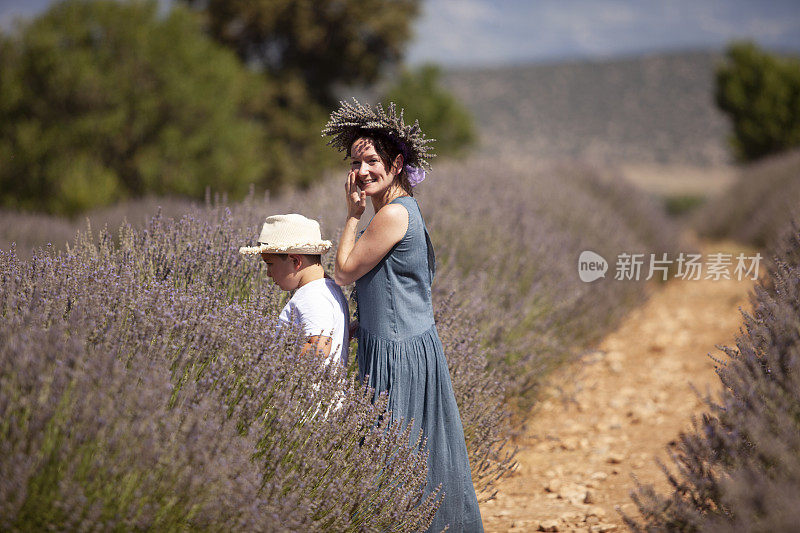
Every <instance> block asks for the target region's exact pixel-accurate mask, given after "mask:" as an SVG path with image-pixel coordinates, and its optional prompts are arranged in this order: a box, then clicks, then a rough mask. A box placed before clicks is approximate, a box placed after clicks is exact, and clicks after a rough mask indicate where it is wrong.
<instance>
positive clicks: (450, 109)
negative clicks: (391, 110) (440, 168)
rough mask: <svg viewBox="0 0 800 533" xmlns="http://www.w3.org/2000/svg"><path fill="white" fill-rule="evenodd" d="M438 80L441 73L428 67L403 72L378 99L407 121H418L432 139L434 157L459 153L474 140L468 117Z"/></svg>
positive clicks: (461, 106)
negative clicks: (400, 112)
mask: <svg viewBox="0 0 800 533" xmlns="http://www.w3.org/2000/svg"><path fill="white" fill-rule="evenodd" d="M441 77H442V73H441V69H440V68H439V67H437V66H435V65H431V64H428V65H423V66H421V67H418V68H416V69H414V70H408V69H406V70H404V71H403V72H402V73H401V74H400V77H399V79H398V80H397V81H396V82H395V83H394V84H393V85H392V86H391V87H389V88H388V89H387V91H386V95H385V96H384V97H383V98H382V100H383V101H384V102H386V104H385V105H384V107H386V106H388V102H394V103H396V104H397V105H398V106H399V107H401V108H402V109H403V112H404V115H405V117H406V118H407V119H410V120H411V121H413V120H419V124H420V127H421V128H422V131H424V132H425V135H426V136H427V137H430V138H433V139H436V143H435V144H434V147H435V149H436V154H437V155H440V156H441V155H449V154H458V153H463V151H464V150H465V149H466V148H468V147H469V146H471V145H472V144H474V143H475V141H476V138H477V137H476V135H475V127H474V124H473V120H472V116H471V115H470V113H469V111H468V110H467V108H465V107H464V106H463V105H462V104H461V103H460V102H459V101H458V100H457V99H456V98H455V96H453V95H452V94H451V93H450V92H448V91H446V90H445V89H444V88H443V87H442V85H441Z"/></svg>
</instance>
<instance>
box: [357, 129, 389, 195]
mask: <svg viewBox="0 0 800 533" xmlns="http://www.w3.org/2000/svg"><path fill="white" fill-rule="evenodd" d="M400 157H401V156H398V158H400ZM398 163H400V164H401V162H400V161H395V167H393V168H386V165H384V164H383V160H382V159H381V157H380V156H379V155H378V152H376V151H375V146H374V145H373V143H372V140H370V139H367V138H364V137H362V138H359V139H356V141H355V142H354V143H353V146H352V147H351V148H350V169H351V170H353V171H355V173H356V184H357V185H358V187H359V189H361V190H362V191H364V192H365V193H366V194H367V196H374V195H378V194H381V193H383V192H385V191H386V190H387V189H388V188H389V187H390V186H391V185H392V183H393V182H394V178H395V176H397V168H399V165H398Z"/></svg>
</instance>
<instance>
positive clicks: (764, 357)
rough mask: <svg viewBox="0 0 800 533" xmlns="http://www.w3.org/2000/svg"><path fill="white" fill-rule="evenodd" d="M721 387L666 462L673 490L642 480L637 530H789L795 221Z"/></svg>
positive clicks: (798, 335)
mask: <svg viewBox="0 0 800 533" xmlns="http://www.w3.org/2000/svg"><path fill="white" fill-rule="evenodd" d="M773 252H774V260H773V261H772V263H771V265H770V266H769V268H768V272H767V277H766V278H765V279H764V280H763V281H762V282H760V283H759V285H758V286H757V287H756V290H755V293H754V294H753V296H752V303H753V309H754V311H753V314H752V315H750V314H747V313H744V328H743V330H742V331H743V333H742V335H741V336H740V337H739V338H738V339H737V342H736V347H727V348H724V352H725V354H727V358H726V359H725V360H718V361H717V362H718V363H719V364H718V367H717V373H718V374H719V377H720V380H721V382H722V385H723V388H722V390H721V392H720V393H719V396H718V398H717V399H716V400H715V401H712V400H711V399H709V400H707V411H706V412H705V413H704V414H703V416H702V418H701V420H699V421H695V423H694V429H693V430H692V431H690V432H687V433H685V434H681V435H680V438H679V440H678V443H677V445H676V447H675V449H674V450H673V451H672V456H673V461H674V465H673V468H672V469H668V468H666V467H664V471H665V473H666V475H667V479H668V481H669V483H670V485H671V492H669V493H667V494H660V493H658V492H656V491H655V490H654V489H653V487H651V486H638V487H637V489H636V491H635V492H634V493H633V494H632V497H633V499H634V501H635V502H636V504H637V506H638V508H639V512H640V513H641V517H638V518H637V517H627V516H626V517H625V520H626V522H627V524H628V525H629V527H630V528H631V530H633V531H648V532H649V531H730V532H734V531H736V532H740V531H795V530H796V529H797V524H798V520H800V510H798V507H797V501H798V498H800V376H798V373H797V369H798V366H799V365H800V225H798V224H797V223H794V224H793V225H792V226H791V230H790V231H789V232H788V233H786V234H785V237H784V238H783V239H782V240H781V241H779V244H778V245H777V246H776V247H775V248H774V250H773Z"/></svg>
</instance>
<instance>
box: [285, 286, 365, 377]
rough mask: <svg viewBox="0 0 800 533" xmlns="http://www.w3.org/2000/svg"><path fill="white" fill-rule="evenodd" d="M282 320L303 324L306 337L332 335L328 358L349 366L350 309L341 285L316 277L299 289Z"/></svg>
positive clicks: (288, 322)
mask: <svg viewBox="0 0 800 533" xmlns="http://www.w3.org/2000/svg"><path fill="white" fill-rule="evenodd" d="M278 318H279V319H280V321H281V322H283V323H285V324H291V323H292V321H293V320H294V322H295V323H296V324H300V325H301V326H302V328H303V333H305V335H306V336H307V337H310V336H312V335H323V336H325V337H330V338H331V353H330V356H329V357H328V358H327V359H326V362H328V361H331V360H333V361H337V362H338V363H340V364H341V365H342V366H347V354H348V352H349V347H350V345H349V343H350V338H349V328H350V313H349V312H348V309H347V300H345V299H344V294H342V289H341V288H339V286H338V285H337V284H336V282H335V281H333V280H332V279H330V278H322V279H315V280H314V281H310V282H308V283H306V284H305V285H303V286H302V287H300V288H299V289H297V290H296V291H295V292H294V296H292V299H291V300H289V302H288V303H287V304H286V306H284V308H283V310H282V311H281V314H280V316H279V317H278Z"/></svg>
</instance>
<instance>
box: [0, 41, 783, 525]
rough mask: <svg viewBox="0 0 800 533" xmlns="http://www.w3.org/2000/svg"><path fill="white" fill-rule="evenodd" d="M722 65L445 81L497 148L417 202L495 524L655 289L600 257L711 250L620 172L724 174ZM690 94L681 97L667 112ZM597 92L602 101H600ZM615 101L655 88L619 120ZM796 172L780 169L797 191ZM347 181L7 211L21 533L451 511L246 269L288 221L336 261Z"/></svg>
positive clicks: (9, 400) (3, 404)
mask: <svg viewBox="0 0 800 533" xmlns="http://www.w3.org/2000/svg"><path fill="white" fill-rule="evenodd" d="M714 60H715V56H714V55H713V54H688V55H687V56H685V57H683V58H680V57H677V58H676V57H660V58H655V59H652V58H651V60H649V61H648V60H646V59H644V60H641V61H639V60H631V61H626V62H625V61H623V62H618V63H611V64H610V65H606V67H607V68H605V69H602V68H600V66H598V65H581V66H580V68H579V66H576V65H565V66H560V67H556V66H552V67H550V66H545V67H537V68H535V69H533V70H529V71H526V70H524V69H523V70H519V71H516V72H514V73H511V75H508V76H505V75H504V76H499V77H498V76H497V75H496V73H491V72H483V73H482V72H461V73H451V75H450V77H449V78H448V80H449V81H448V83H450V84H451V86H452V88H453V89H454V90H455V91H456V92H457V93H458V94H459V95H460V96H461V97H462V99H463V100H465V101H467V102H468V103H470V104H472V105H473V107H474V108H475V109H476V115H477V118H478V121H479V122H480V123H481V124H483V126H482V132H483V135H482V145H481V146H480V147H479V148H476V149H475V150H474V152H473V153H472V154H471V155H470V156H469V157H465V158H463V159H456V160H446V159H442V160H440V161H434V171H433V172H432V173H431V175H430V177H429V179H428V180H426V181H425V183H423V184H422V185H420V186H419V187H418V188H417V189H415V197H416V198H417V199H418V201H419V203H420V206H421V208H422V212H423V215H424V217H425V219H426V222H427V225H428V228H429V229H430V232H431V237H432V240H433V243H434V246H435V249H436V255H437V263H438V264H437V267H438V268H437V275H436V279H435V282H434V286H433V289H434V304H435V305H434V306H435V311H436V321H437V325H438V328H439V332H440V335H441V338H442V341H443V343H444V347H445V353H446V355H447V357H448V362H449V365H450V371H451V375H452V377H453V384H454V389H455V393H456V398H457V401H458V404H459V409H460V412H461V416H462V421H463V425H464V430H465V436H466V439H467V447H468V451H469V454H470V464H471V466H472V476H473V481H474V482H475V485H476V489H477V490H478V493H479V498H480V499H481V500H482V501H485V500H487V499H489V498H491V497H492V495H493V494H494V491H495V490H496V485H497V482H498V480H500V479H502V478H503V477H505V476H507V475H508V474H509V473H510V472H511V471H512V469H513V466H514V460H515V450H514V446H513V444H511V443H510V437H511V436H512V435H514V433H515V432H516V431H517V429H518V424H516V422H519V421H520V420H524V419H525V418H526V417H527V416H529V415H530V413H531V412H532V409H533V408H534V407H535V405H536V402H537V399H538V396H537V393H538V392H539V390H540V388H541V387H542V385H543V384H544V383H546V380H547V379H548V376H549V375H550V372H551V371H552V370H553V369H554V368H556V367H559V366H561V365H564V364H565V363H568V362H571V361H576V360H578V359H579V358H580V356H581V355H582V354H583V353H584V352H585V351H587V350H589V349H590V348H591V347H592V346H593V344H594V343H595V342H596V341H597V340H598V339H600V338H601V337H602V336H603V335H604V334H606V333H607V332H608V331H610V330H611V329H612V328H613V327H614V326H615V325H617V324H618V323H619V321H620V320H621V319H622V318H623V317H624V316H625V315H626V314H627V313H629V312H630V311H631V310H632V309H634V308H635V307H636V306H637V305H638V304H640V303H641V302H642V301H643V300H644V299H645V298H646V297H647V295H648V291H649V290H650V289H651V288H652V287H651V284H650V283H646V282H644V281H643V280H638V281H636V280H631V281H617V280H615V279H613V278H614V276H613V265H612V270H611V271H610V272H609V273H608V274H607V275H606V278H604V279H600V280H597V281H595V282H592V283H584V282H582V281H581V280H580V279H579V277H578V273H577V262H578V256H579V255H580V253H581V252H582V251H584V250H591V251H594V252H596V253H598V254H600V255H602V256H603V257H606V258H614V257H616V256H617V255H619V254H620V253H623V252H624V253H645V254H648V255H649V254H651V253H652V254H661V253H662V252H668V253H670V254H675V253H677V252H680V251H691V249H690V244H689V243H687V242H686V241H685V240H684V239H683V237H682V235H683V227H682V226H681V225H680V224H679V223H678V222H676V221H675V220H674V219H671V218H669V217H668V216H667V215H666V214H665V211H664V207H663V203H662V202H661V199H659V198H655V197H652V196H651V195H648V194H646V193H644V192H642V191H641V190H638V189H636V188H634V187H633V186H631V185H630V184H629V183H628V182H626V181H625V180H623V179H622V177H621V176H620V175H619V173H618V171H616V170H614V169H615V168H616V165H615V164H616V163H619V162H626V161H635V162H642V161H644V162H647V161H654V162H658V163H664V164H672V163H675V164H678V163H680V164H686V163H690V164H698V165H709V164H720V163H726V162H727V159H726V156H725V155H724V153H725V152H724V131H725V130H724V126H725V125H724V122H723V121H722V119H721V117H720V116H719V115H716V114H715V112H714V111H713V109H712V108H711V103H710V102H709V101H707V100H705V99H704V98H705V96H702V95H703V94H706V93H705V92H704V91H706V89H707V87H706V84H707V83H709V80H710V74H709V73H708V72H707V71H706V70H704V69H707V68H710V66H711V65H712V64H713V62H714ZM559 69H560V70H559ZM587 73H589V74H592V75H594V76H595V78H592V77H591V76H589V77H586V75H587ZM670 73H672V74H675V75H677V77H678V79H679V81H680V80H682V81H681V82H680V83H675V84H673V85H671V86H670V87H671V88H664V84H663V83H662V82H663V81H664V80H665V79H667V78H669V77H670V76H669V74H670ZM704 73H705V74H704ZM581 76H583V77H581ZM579 77H581V78H580V79H583V80H584V82H582V83H577V82H576V80H577V79H578V78H579ZM498 78H499V79H501V80H502V81H497V80H498ZM592 79H595V80H596V79H601V80H606V82H605V83H602V84H600V86H601V87H604V88H605V89H603V91H599V92H597V93H596V94H595V93H592V94H594V96H593V98H594V100H593V101H585V97H586V94H588V93H591V92H592V89H593V88H596V87H597V84H596V83H595V82H591V81H590V80H592ZM515 80H518V81H519V83H516V82H515ZM587 80H589V81H587ZM626 80H627V81H626ZM515 83H516V84H515ZM564 85H567V86H570V87H574V88H575V91H574V92H573V93H570V94H565V93H564V92H563V91H562V90H560V87H562V86H564ZM620 86H625V87H639V88H640V90H638V91H633V90H631V91H630V92H626V93H625V94H624V95H623V96H622V97H621V99H618V96H619V95H617V96H615V95H616V94H617V91H616V88H618V87H620ZM657 88H658V89H659V90H663V91H666V92H664V93H661V95H662V97H663V98H658V97H657V94H656V93H655V92H653V91H655V90H656V89H657ZM604 95H605V96H604ZM687 95H688V97H687ZM706 95H707V94H706ZM570 98H571V99H570ZM656 102H657V103H658V105H659V106H661V107H656ZM676 102H680V105H679V106H677V107H676V106H675V105H673V104H675V103H676ZM620 105H621V106H623V108H624V112H621V111H620V109H621V108H619V107H618V106H620ZM559 117H561V118H559ZM653 131H658V132H659V133H658V134H653ZM681 132H684V133H685V135H682V134H681ZM592 139H597V141H595V142H594V143H593V142H592ZM598 143H599V144H598ZM791 157H793V158H794V159H789V158H786V159H781V160H777V159H776V161H779V162H777V163H773V165H775V167H774V168H778V167H780V168H784V167H786V168H789V169H790V170H789V171H788V172H790V173H791V172H794V169H796V155H795V156H791ZM780 161H782V162H783V163H780ZM612 163H613V164H612ZM781 165H783V166H781ZM759 168H761V167H756V170H754V172H756V171H757V172H761V173H764V174H767V173H769V172H770V170H769V168H773V167H768V166H765V167H763V169H762V170H758V169H759ZM783 172H784V173H785V171H783ZM782 175H783V174H782ZM343 181H344V170H343V169H339V170H331V171H329V172H328V173H327V174H326V175H325V176H324V177H323V178H322V179H321V180H320V181H319V182H318V183H316V184H315V185H314V186H312V187H310V188H308V189H305V190H299V189H298V190H288V191H286V192H285V193H283V194H281V195H275V196H272V197H271V196H269V195H267V196H262V195H257V194H251V195H250V196H249V197H248V198H247V199H246V200H244V201H242V202H236V203H234V202H229V201H228V200H227V199H226V198H224V197H218V196H215V195H214V194H213V192H212V193H209V197H208V198H207V201H206V202H204V203H191V202H188V201H185V200H180V199H165V198H161V199H157V198H151V199H144V200H138V201H130V202H127V203H123V204H119V205H116V206H114V207H111V208H105V209H103V210H96V211H91V212H88V213H87V214H86V217H85V218H84V217H80V218H76V219H64V218H59V217H52V216H46V215H37V214H31V213H19V212H14V211H0V273H2V276H1V277H0V314H2V317H3V320H2V323H0V339H2V343H0V344H2V345H1V346H0V420H2V423H0V529H2V530H12V531H14V530H41V529H47V528H51V529H56V530H107V529H118V530H131V529H156V530H169V531H177V530H214V531H218V530H229V531H256V530H258V531H285V530H303V531H415V530H420V529H425V528H426V527H427V524H428V523H429V522H430V520H431V518H432V516H433V513H435V511H436V506H437V501H438V500H437V497H438V495H437V494H435V493H434V494H433V495H432V496H431V497H429V498H427V499H423V498H422V494H423V488H424V481H425V468H426V461H425V458H424V457H423V456H421V455H420V454H419V453H418V452H417V451H416V449H417V447H416V446H415V444H416V443H415V442H409V435H408V434H407V433H404V432H403V431H402V429H401V428H400V427H386V422H385V419H384V417H382V416H381V415H382V407H383V405H382V404H381V403H380V402H379V403H378V404H377V405H373V404H372V402H371V401H370V399H371V395H370V394H369V392H368V391H365V390H364V389H363V388H362V387H361V385H360V384H359V383H358V382H357V381H356V380H355V378H354V369H353V368H350V369H348V370H347V371H343V370H339V369H335V368H332V367H327V366H324V365H322V364H320V361H318V360H316V359H314V358H309V357H305V358H301V357H299V356H298V353H299V348H300V344H301V343H300V342H298V340H299V339H298V336H297V335H296V334H292V333H289V334H278V333H277V330H276V328H275V324H276V317H277V314H278V311H279V310H280V308H281V307H282V305H283V303H284V302H285V299H286V298H287V296H286V295H285V294H283V293H281V292H280V291H279V290H278V289H277V288H276V287H274V286H273V285H272V284H271V283H270V282H269V280H268V278H267V276H266V270H265V268H264V265H263V264H262V263H261V262H259V261H255V260H252V258H246V257H243V256H241V255H240V254H238V253H237V250H238V248H239V247H240V246H242V245H248V244H252V243H254V241H255V239H256V237H257V235H258V231H259V228H260V226H261V224H262V222H263V220H264V218H265V217H266V216H268V215H271V214H277V213H290V212H297V213H302V214H304V215H306V216H308V217H312V218H315V219H317V220H319V221H320V223H321V226H322V231H323V236H324V237H326V238H329V239H331V240H333V241H334V242H335V241H336V240H337V232H338V231H339V228H340V227H341V225H342V224H343V222H344V216H345V209H344V199H343V196H344V195H343V190H342V189H343V187H342V183H343ZM720 202H723V201H722V200H720ZM714 205H717V204H714ZM735 205H736V204H735V200H730V199H729V200H728V201H727V203H724V202H723V203H720V204H718V207H713V205H712V206H711V207H709V208H708V209H710V211H709V210H706V211H704V212H703V213H705V215H703V214H702V213H700V214H698V215H697V216H698V217H701V216H709V217H710V216H712V215H711V214H709V213H714V214H716V216H718V217H722V216H723V213H731V212H733V211H734V210H735ZM87 219H88V220H90V224H88V225H87V222H86V220H87ZM698 224H700V225H703V226H705V225H706V223H705V222H700V223H698ZM720 225H721V226H724V227H725V228H726V230H725V231H730V232H734V231H738V230H735V229H734V228H733V223H728V222H720ZM720 231H722V233H720V235H722V234H724V231H723V230H720ZM332 257H333V253H329V254H328V256H326V258H327V261H328V263H329V264H328V265H327V268H328V270H329V272H330V271H331V270H332V269H331V268H330V261H331V260H332ZM351 359H354V358H351Z"/></svg>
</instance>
